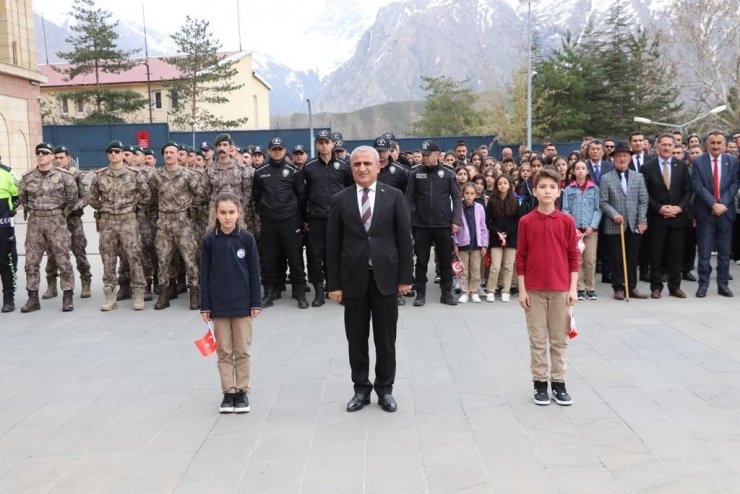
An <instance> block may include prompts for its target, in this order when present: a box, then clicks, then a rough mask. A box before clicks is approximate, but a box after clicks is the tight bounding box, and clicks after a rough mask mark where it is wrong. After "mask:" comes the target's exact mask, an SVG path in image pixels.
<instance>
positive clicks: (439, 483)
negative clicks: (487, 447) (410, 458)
mask: <svg viewBox="0 0 740 494" xmlns="http://www.w3.org/2000/svg"><path fill="white" fill-rule="evenodd" d="M419 437H420V443H421V454H422V457H423V462H424V469H425V471H426V476H427V483H428V485H429V492H450V491H452V490H458V491H461V492H483V490H484V489H487V488H488V487H487V486H488V484H489V479H488V477H487V473H486V469H485V467H484V464H483V461H482V458H481V456H480V453H479V451H478V448H477V445H476V443H475V440H474V437H473V435H472V433H471V432H470V431H466V430H460V431H452V432H450V431H446V430H437V431H436V433H435V432H432V431H420V436H419ZM451 458H454V459H455V461H454V462H451V461H450V459H451Z"/></svg>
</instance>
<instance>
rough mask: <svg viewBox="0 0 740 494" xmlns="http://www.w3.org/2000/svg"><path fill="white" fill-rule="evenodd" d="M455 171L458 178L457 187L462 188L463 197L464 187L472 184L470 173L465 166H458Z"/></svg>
mask: <svg viewBox="0 0 740 494" xmlns="http://www.w3.org/2000/svg"><path fill="white" fill-rule="evenodd" d="M454 171H455V177H456V178H457V186H458V187H460V195H462V189H463V186H464V185H465V184H466V183H468V182H470V173H469V172H468V169H467V168H465V167H464V166H457V167H455V170H454Z"/></svg>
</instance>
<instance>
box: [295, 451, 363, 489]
mask: <svg viewBox="0 0 740 494" xmlns="http://www.w3.org/2000/svg"><path fill="white" fill-rule="evenodd" d="M365 462H366V458H365V449H364V446H363V445H362V444H343V445H335V446H327V447H326V448H321V449H320V450H312V451H311V452H310V455H308V464H307V466H306V471H305V474H304V477H303V484H302V485H301V491H300V492H302V493H317V494H318V493H326V492H361V491H362V489H363V486H364V483H365Z"/></svg>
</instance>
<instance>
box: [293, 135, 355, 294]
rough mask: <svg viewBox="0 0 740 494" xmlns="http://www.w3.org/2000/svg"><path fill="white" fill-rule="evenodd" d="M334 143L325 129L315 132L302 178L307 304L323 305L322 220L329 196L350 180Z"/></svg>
mask: <svg viewBox="0 0 740 494" xmlns="http://www.w3.org/2000/svg"><path fill="white" fill-rule="evenodd" d="M334 146H335V144H334V143H333V142H332V140H331V136H330V135H329V131H327V130H321V131H319V133H318V135H317V136H316V149H317V151H318V156H316V157H315V158H313V159H312V160H311V161H309V162H308V163H306V166H305V167H304V169H303V180H304V182H305V184H306V208H305V210H306V219H307V222H306V223H305V224H304V227H305V228H306V229H307V230H308V245H309V248H308V253H309V256H308V281H309V282H310V283H311V284H312V285H313V287H314V290H315V291H316V293H315V295H314V299H313V302H311V305H313V306H314V307H321V306H322V305H324V302H325V300H324V280H325V279H326V222H327V220H328V219H329V206H330V204H331V196H333V195H334V194H336V193H337V192H339V191H340V190H343V189H345V188H347V187H349V186H350V185H352V184H353V183H354V180H353V179H352V169H351V168H350V166H349V164H347V163H346V162H345V161H342V160H340V159H338V158H336V157H335V156H333V155H332V149H333V147H334Z"/></svg>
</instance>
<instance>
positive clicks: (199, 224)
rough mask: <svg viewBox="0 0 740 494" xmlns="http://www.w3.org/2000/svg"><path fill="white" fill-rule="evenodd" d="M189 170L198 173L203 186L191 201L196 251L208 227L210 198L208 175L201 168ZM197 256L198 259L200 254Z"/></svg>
mask: <svg viewBox="0 0 740 494" xmlns="http://www.w3.org/2000/svg"><path fill="white" fill-rule="evenodd" d="M189 170H190V171H191V172H193V173H196V174H197V175H198V178H200V181H201V184H202V187H203V195H202V196H201V197H199V198H198V199H197V200H195V201H194V203H193V228H194V229H195V238H196V240H197V241H198V252H200V247H201V243H202V242H203V237H205V235H206V229H207V227H208V216H209V214H210V212H211V211H210V209H209V207H208V206H209V200H210V199H211V198H210V197H209V196H208V195H207V191H208V175H206V171H205V169H203V168H190V169H189ZM198 258H199V259H200V256H199V257H198Z"/></svg>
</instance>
